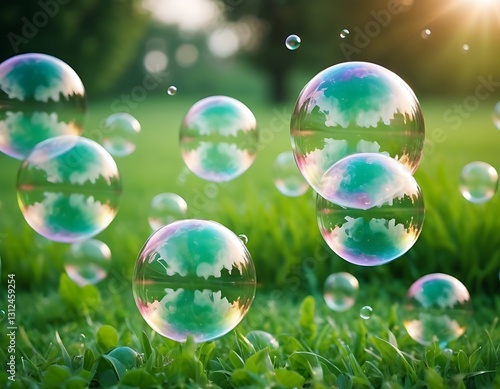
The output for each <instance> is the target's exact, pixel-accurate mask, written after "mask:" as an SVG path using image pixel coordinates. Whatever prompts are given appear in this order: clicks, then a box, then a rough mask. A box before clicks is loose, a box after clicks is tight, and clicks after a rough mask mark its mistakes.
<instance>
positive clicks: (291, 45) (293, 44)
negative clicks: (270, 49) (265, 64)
mask: <svg viewBox="0 0 500 389" xmlns="http://www.w3.org/2000/svg"><path fill="white" fill-rule="evenodd" d="M300 42H301V39H300V37H299V36H298V35H295V34H292V35H288V36H287V38H286V40H285V46H286V48H287V49H288V50H297V49H298V48H299V47H300Z"/></svg>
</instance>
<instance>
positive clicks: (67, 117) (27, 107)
mask: <svg viewBox="0 0 500 389" xmlns="http://www.w3.org/2000/svg"><path fill="white" fill-rule="evenodd" d="M86 106H87V103H86V97H85V89H84V87H83V84H82V81H81V80H80V78H79V77H78V75H77V74H76V73H75V71H74V70H73V69H72V68H71V67H70V66H69V65H67V64H66V63H65V62H63V61H61V60H60V59H57V58H55V57H52V56H50V55H46V54H37V53H30V54H20V55H16V56H14V57H11V58H9V59H7V60H5V61H4V62H2V63H1V64H0V151H1V152H3V153H5V154H7V155H8V156H11V157H13V158H16V159H19V160H22V159H24V158H26V157H27V156H28V154H29V153H30V152H31V151H32V150H33V148H34V147H35V146H36V144H38V143H40V142H42V141H44V140H46V139H49V138H52V137H55V136H60V135H80V134H81V133H82V132H83V121H84V115H85V111H86Z"/></svg>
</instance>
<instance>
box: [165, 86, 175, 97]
mask: <svg viewBox="0 0 500 389" xmlns="http://www.w3.org/2000/svg"><path fill="white" fill-rule="evenodd" d="M167 93H168V94H169V95H170V96H174V95H175V94H176V93H177V87H175V86H174V85H170V86H169V87H168V89H167Z"/></svg>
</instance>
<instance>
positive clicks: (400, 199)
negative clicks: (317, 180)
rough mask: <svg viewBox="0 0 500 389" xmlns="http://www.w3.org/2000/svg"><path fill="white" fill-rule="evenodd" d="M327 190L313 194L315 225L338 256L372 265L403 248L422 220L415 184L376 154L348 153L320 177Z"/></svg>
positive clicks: (413, 238) (407, 246) (414, 237)
mask: <svg viewBox="0 0 500 389" xmlns="http://www.w3.org/2000/svg"><path fill="white" fill-rule="evenodd" d="M323 181H324V182H325V184H326V185H325V187H327V188H328V192H327V193H326V194H327V195H328V197H329V198H330V199H331V200H332V201H333V202H330V201H328V200H326V199H324V198H323V197H321V196H319V195H318V197H317V218H318V225H319V229H320V231H321V234H322V235H323V238H324V239H325V241H326V243H328V246H330V248H331V249H332V250H333V251H334V252H335V253H336V254H337V255H339V256H340V257H341V258H343V259H345V260H346V261H348V262H351V263H354V264H356V265H361V266H377V265H382V264H385V263H387V262H390V261H392V260H394V259H396V258H398V257H400V256H401V255H403V254H404V253H405V252H407V251H408V250H409V249H410V248H411V247H412V246H413V244H414V243H415V242H416V240H417V238H418V236H419V235H420V232H421V230H422V226H423V222H424V199H423V196H422V192H421V191H420V187H419V186H418V184H417V182H416V181H415V179H414V178H413V176H412V175H411V174H410V172H409V170H408V169H406V168H405V167H404V166H403V165H401V164H400V163H399V162H397V161H395V160H394V159H392V158H389V157H386V156H385V155H382V154H377V153H360V154H353V155H350V156H348V157H345V158H343V159H342V160H340V161H339V162H337V163H336V164H335V165H333V166H332V167H331V168H330V169H329V170H328V171H327V172H326V174H325V175H324V177H323Z"/></svg>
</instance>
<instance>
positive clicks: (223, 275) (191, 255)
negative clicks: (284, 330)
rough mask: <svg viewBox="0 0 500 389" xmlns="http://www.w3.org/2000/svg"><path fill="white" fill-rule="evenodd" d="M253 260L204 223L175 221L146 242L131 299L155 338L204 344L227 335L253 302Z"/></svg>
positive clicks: (234, 240)
mask: <svg viewBox="0 0 500 389" xmlns="http://www.w3.org/2000/svg"><path fill="white" fill-rule="evenodd" d="M255 287H256V278H255V268H254V265H253V261H252V258H251V256H250V253H249V252H248V250H247V248H246V246H245V245H244V244H243V242H242V241H241V240H240V238H239V237H238V236H237V235H236V234H234V233H233V232H231V231H230V230H229V229H227V228H226V227H224V226H223V225H221V224H219V223H216V222H213V221H205V220H196V219H188V220H180V221H175V222H173V223H171V224H169V225H167V226H165V227H163V228H161V229H159V230H158V231H156V232H155V233H153V235H151V236H150V237H149V239H148V240H147V241H146V243H145V245H144V246H143V248H142V250H141V252H140V253H139V256H138V258H137V262H136V265H135V269H134V274H133V293H134V298H135V302H136V304H137V307H138V308H139V311H140V312H141V314H142V316H143V318H144V320H146V322H147V323H148V324H149V325H150V326H151V328H153V329H154V330H155V331H156V332H158V333H159V334H161V335H163V336H165V337H167V338H169V339H172V340H175V341H178V342H184V341H185V340H186V339H187V337H188V336H192V337H193V338H194V340H195V341H196V342H204V341H209V340H212V339H215V338H218V337H220V336H222V335H224V334H226V333H227V332H229V331H231V330H232V329H233V328H234V327H235V326H236V325H237V324H238V323H239V322H240V321H241V320H242V319H243V317H244V316H245V314H246V313H247V311H248V309H249V308H250V305H251V304H252V301H253V298H254V296H255Z"/></svg>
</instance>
